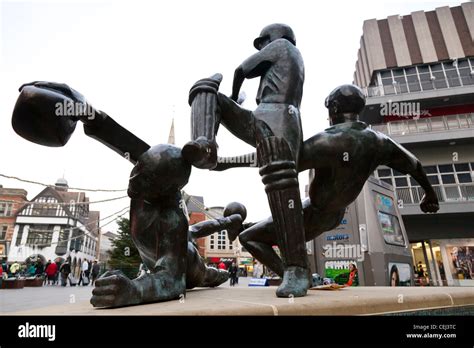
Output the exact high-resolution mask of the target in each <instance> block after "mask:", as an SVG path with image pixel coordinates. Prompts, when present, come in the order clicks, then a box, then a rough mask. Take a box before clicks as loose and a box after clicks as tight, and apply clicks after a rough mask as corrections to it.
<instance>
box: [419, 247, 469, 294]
mask: <svg viewBox="0 0 474 348" xmlns="http://www.w3.org/2000/svg"><path fill="white" fill-rule="evenodd" d="M411 251H412V255H413V264H414V272H415V278H416V281H415V284H416V285H421V286H426V285H433V286H474V239H472V238H468V239H433V240H425V241H421V242H417V243H412V244H411Z"/></svg>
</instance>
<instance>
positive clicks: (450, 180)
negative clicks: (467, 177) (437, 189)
mask: <svg viewBox="0 0 474 348" xmlns="http://www.w3.org/2000/svg"><path fill="white" fill-rule="evenodd" d="M441 179H442V180H443V184H455V183H456V180H454V175H453V174H445V175H441Z"/></svg>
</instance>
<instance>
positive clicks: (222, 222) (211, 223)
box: [189, 214, 242, 239]
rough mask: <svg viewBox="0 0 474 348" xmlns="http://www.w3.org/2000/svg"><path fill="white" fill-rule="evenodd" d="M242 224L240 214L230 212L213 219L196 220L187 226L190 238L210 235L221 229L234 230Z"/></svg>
mask: <svg viewBox="0 0 474 348" xmlns="http://www.w3.org/2000/svg"><path fill="white" fill-rule="evenodd" d="M241 226H242V217H241V216H240V214H232V215H230V216H228V217H223V218H219V219H215V220H208V221H202V222H198V223H197V224H194V225H191V226H190V227H189V230H190V234H191V238H192V239H198V238H204V237H207V236H210V235H211V234H213V233H216V232H220V231H223V230H234V229H238V228H240V227H241Z"/></svg>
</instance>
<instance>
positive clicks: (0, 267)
mask: <svg viewBox="0 0 474 348" xmlns="http://www.w3.org/2000/svg"><path fill="white" fill-rule="evenodd" d="M2 281H3V266H2V265H1V264H0V289H1V288H2Z"/></svg>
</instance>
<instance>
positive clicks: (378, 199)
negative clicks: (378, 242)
mask: <svg viewBox="0 0 474 348" xmlns="http://www.w3.org/2000/svg"><path fill="white" fill-rule="evenodd" d="M373 194H374V198H375V207H376V209H377V217H378V220H379V224H380V228H381V230H382V234H383V238H384V240H385V242H386V243H387V244H394V245H400V246H405V239H404V238H403V233H402V228H401V227H400V222H399V221H398V217H397V216H396V210H395V205H394V202H393V199H392V198H390V197H388V196H386V195H383V194H380V193H378V192H375V191H373Z"/></svg>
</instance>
